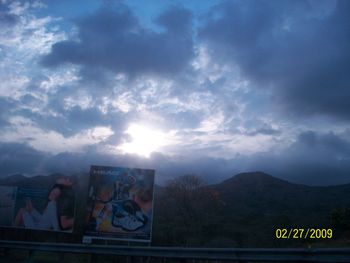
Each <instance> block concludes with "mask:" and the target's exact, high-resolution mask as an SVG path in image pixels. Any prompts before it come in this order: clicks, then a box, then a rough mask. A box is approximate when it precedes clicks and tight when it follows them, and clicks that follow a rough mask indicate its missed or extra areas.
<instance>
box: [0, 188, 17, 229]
mask: <svg viewBox="0 0 350 263" xmlns="http://www.w3.org/2000/svg"><path fill="white" fill-rule="evenodd" d="M16 193H17V187H14V186H0V226H11V224H12V219H13V215H14V212H15V204H16Z"/></svg>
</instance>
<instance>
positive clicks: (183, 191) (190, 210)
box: [155, 175, 220, 246]
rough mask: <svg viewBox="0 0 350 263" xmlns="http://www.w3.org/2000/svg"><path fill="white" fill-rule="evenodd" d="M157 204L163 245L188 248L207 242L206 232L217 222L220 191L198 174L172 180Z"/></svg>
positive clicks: (157, 215)
mask: <svg viewBox="0 0 350 263" xmlns="http://www.w3.org/2000/svg"><path fill="white" fill-rule="evenodd" d="M157 203H158V206H157V207H156V210H155V211H156V214H155V220H156V222H157V226H158V228H157V229H158V231H161V233H159V235H161V236H162V242H161V243H162V244H164V243H166V244H168V245H185V246H189V245H197V246H198V245H200V243H201V242H205V240H204V238H205V235H204V233H203V229H206V226H207V225H209V224H210V222H212V221H213V218H215V216H216V214H217V210H218V208H219V206H220V200H219V195H218V194H217V192H216V191H214V190H213V189H212V188H210V187H208V186H207V185H206V184H205V183H204V182H203V181H202V180H201V178H199V177H198V176H196V175H184V176H180V177H177V178H175V179H173V180H171V181H169V182H168V184H167V185H166V186H165V187H164V188H163V189H162V191H161V194H160V195H159V196H158V200H157ZM159 237H160V236H158V238H159ZM158 241H160V240H158Z"/></svg>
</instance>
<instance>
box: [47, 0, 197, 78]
mask: <svg viewBox="0 0 350 263" xmlns="http://www.w3.org/2000/svg"><path fill="white" fill-rule="evenodd" d="M191 21H192V16H191V13H190V12H189V11H187V10H185V9H183V8H179V7H173V8H171V9H169V10H168V11H167V12H165V13H164V14H162V15H161V16H160V17H159V18H158V19H157V20H156V22H157V23H158V25H160V26H161V27H163V29H164V30H163V31H162V32H155V31H152V30H151V29H146V28H143V27H142V26H141V25H140V24H139V22H138V19H137V18H136V17H135V16H134V15H133V14H132V12H131V11H130V10H129V9H128V8H127V7H126V6H124V5H122V4H116V5H104V6H102V7H101V8H100V9H99V10H98V11H96V12H95V13H94V14H91V15H87V16H85V17H83V18H81V19H80V20H78V21H77V23H76V25H77V28H78V38H79V40H78V41H75V40H66V41H61V42H58V43H55V44H54V45H53V46H52V50H51V53H50V54H48V55H47V56H45V57H44V58H43V59H42V64H43V65H45V66H47V67H55V66H58V65H61V64H64V63H73V64H77V65H81V66H83V68H85V69H84V71H83V72H82V74H86V72H89V71H92V72H97V71H98V70H99V69H108V70H111V71H114V72H123V73H129V74H131V75H134V74H137V73H145V72H158V73H174V72H178V71H180V70H181V69H183V68H184V67H185V66H186V65H187V63H188V62H189V60H190V59H191V58H192V56H193V43H192V34H191V26H192V25H191ZM96 69H97V71H96Z"/></svg>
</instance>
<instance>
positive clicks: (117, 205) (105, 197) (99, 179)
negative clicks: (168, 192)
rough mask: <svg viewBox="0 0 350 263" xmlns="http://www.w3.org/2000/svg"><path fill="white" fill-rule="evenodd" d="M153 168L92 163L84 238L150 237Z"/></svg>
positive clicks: (132, 238) (136, 239)
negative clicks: (94, 164) (96, 164)
mask: <svg viewBox="0 0 350 263" xmlns="http://www.w3.org/2000/svg"><path fill="white" fill-rule="evenodd" d="M153 187H154V170H147V169H132V168H122V167H106V166H91V170H90V183H89V196H88V202H87V216H86V218H87V222H86V223H87V225H86V229H85V237H89V238H100V239H118V240H127V241H145V242H149V241H150V240H151V232H152V217H153Z"/></svg>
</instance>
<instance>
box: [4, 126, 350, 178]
mask: <svg viewBox="0 0 350 263" xmlns="http://www.w3.org/2000/svg"><path fill="white" fill-rule="evenodd" d="M98 148H99V147H98V146H88V147H86V148H85V150H84V151H83V152H82V153H72V152H64V153H60V154H57V155H52V154H48V153H43V152H39V151H37V150H35V149H33V148H31V147H30V146H28V145H26V144H17V143H0V164H1V167H3V169H2V172H1V175H2V176H5V175H8V174H13V173H21V172H22V173H27V174H35V173H38V172H42V173H54V172H61V173H68V174H73V173H78V172H88V171H89V167H90V165H92V164H99V165H110V166H127V167H142V168H151V169H156V174H157V182H158V183H165V182H166V181H167V180H170V179H171V178H174V177H175V176H179V175H183V174H197V175H200V176H201V177H202V178H204V179H205V181H207V182H208V183H218V182H220V181H222V180H224V179H227V178H229V177H232V176H233V175H235V174H237V173H240V172H249V171H256V170H260V171H264V172H267V173H269V174H271V175H272V176H275V177H279V178H282V179H286V180H288V181H290V182H294V183H302V184H310V185H330V184H344V183H350V178H349V174H350V162H349V161H350V141H349V140H347V139H345V138H342V137H339V136H337V135H335V134H333V133H328V134H318V133H315V132H313V131H308V132H303V133H301V134H300V135H299V136H298V138H297V140H296V141H295V142H294V143H293V144H292V145H291V146H290V147H288V148H287V149H285V150H283V151H282V152H279V153H272V152H266V153H258V154H254V155H250V156H245V155H236V156H234V157H232V158H231V159H223V158H212V157H197V158H196V153H195V152H193V153H192V155H191V157H188V156H187V157H183V156H167V155H164V154H161V153H154V154H152V155H151V157H150V158H141V157H138V156H135V155H128V154H127V155H118V154H111V153H101V152H100V151H98Z"/></svg>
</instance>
